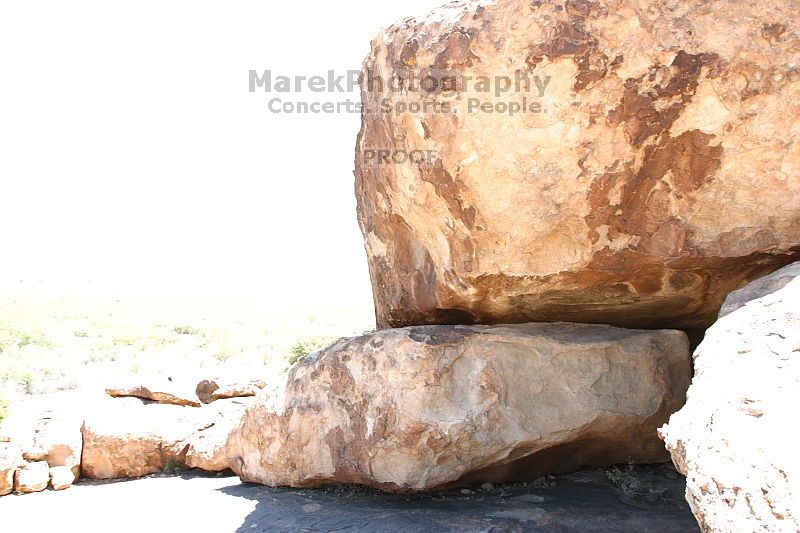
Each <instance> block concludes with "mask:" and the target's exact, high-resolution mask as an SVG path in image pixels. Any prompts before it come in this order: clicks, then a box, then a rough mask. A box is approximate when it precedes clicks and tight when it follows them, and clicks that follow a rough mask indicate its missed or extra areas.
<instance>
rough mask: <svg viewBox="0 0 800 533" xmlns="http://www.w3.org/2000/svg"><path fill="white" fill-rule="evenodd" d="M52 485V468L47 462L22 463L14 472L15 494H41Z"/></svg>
mask: <svg viewBox="0 0 800 533" xmlns="http://www.w3.org/2000/svg"><path fill="white" fill-rule="evenodd" d="M49 483H50V467H49V466H47V463H46V462H45V461H33V462H30V463H22V464H21V465H20V466H19V468H17V471H16V472H14V492H19V493H21V494H25V493H29V492H41V491H43V490H44V489H46V488H47V485H48V484H49Z"/></svg>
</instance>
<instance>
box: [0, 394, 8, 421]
mask: <svg viewBox="0 0 800 533" xmlns="http://www.w3.org/2000/svg"><path fill="white" fill-rule="evenodd" d="M7 416H8V402H7V401H5V400H4V399H2V398H0V422H2V421H3V419H4V418H5V417H7Z"/></svg>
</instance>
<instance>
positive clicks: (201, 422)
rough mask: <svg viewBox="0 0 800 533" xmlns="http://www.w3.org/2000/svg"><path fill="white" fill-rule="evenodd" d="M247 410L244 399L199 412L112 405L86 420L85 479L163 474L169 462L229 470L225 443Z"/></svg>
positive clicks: (125, 401)
mask: <svg viewBox="0 0 800 533" xmlns="http://www.w3.org/2000/svg"><path fill="white" fill-rule="evenodd" d="M244 407H245V405H244V404H243V403H242V400H220V401H218V402H214V404H212V405H210V406H205V407H202V408H199V409H198V408H193V407H185V406H178V405H165V404H149V405H148V404H145V403H143V402H142V401H141V400H138V399H134V398H120V399H115V400H111V401H108V402H106V404H105V405H103V406H101V407H100V408H98V409H97V410H96V411H95V412H93V413H90V414H89V415H88V416H87V417H86V421H85V422H84V425H83V430H82V431H83V461H82V473H83V476H85V477H88V478H97V479H109V478H130V477H140V476H145V475H147V474H152V473H154V472H158V471H161V470H164V469H165V467H166V466H167V465H168V462H174V463H175V464H176V465H184V466H188V467H197V468H202V469H204V470H209V471H221V470H225V469H227V468H228V464H227V458H226V456H225V452H224V445H225V443H226V441H227V438H228V432H229V431H230V428H231V427H233V426H235V425H237V423H238V421H239V417H241V415H242V412H243V411H244Z"/></svg>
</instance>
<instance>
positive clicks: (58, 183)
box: [0, 0, 439, 401]
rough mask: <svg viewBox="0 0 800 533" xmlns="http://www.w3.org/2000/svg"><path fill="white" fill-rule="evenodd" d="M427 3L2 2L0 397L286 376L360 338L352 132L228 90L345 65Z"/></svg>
mask: <svg viewBox="0 0 800 533" xmlns="http://www.w3.org/2000/svg"><path fill="white" fill-rule="evenodd" d="M438 3H439V0H410V1H405V2H402V3H399V2H387V3H382V2H368V1H349V2H348V1H339V2H329V1H322V0H319V1H310V2H304V3H302V4H301V3H291V2H290V3H287V2H271V1H266V0H265V1H260V2H255V1H237V2H208V1H197V0H192V1H164V0H159V1H155V0H143V1H139V2H135V3H125V2H109V1H107V0H105V1H85V0H76V1H70V2H64V1H61V0H58V1H55V0H53V1H47V2H41V1H36V0H27V1H24V2H3V3H1V4H0V50H2V52H1V53H0V95H1V96H2V97H0V396H2V395H3V389H4V386H5V389H7V390H6V393H5V394H6V396H8V395H10V394H12V393H13V394H16V393H19V392H20V391H21V392H22V393H35V392H40V391H47V390H60V389H64V388H67V389H69V388H76V387H78V386H80V385H81V384H82V382H83V381H88V382H92V383H94V382H97V383H98V384H99V385H101V384H102V382H103V381H104V380H107V379H108V376H110V375H112V374H125V373H130V374H138V373H145V372H152V373H164V372H167V371H170V372H171V371H172V370H167V369H169V368H176V367H177V368H178V369H179V371H180V372H186V371H187V369H190V368H191V369H194V370H198V369H199V370H201V371H203V372H205V370H203V369H202V368H201V367H203V365H215V364H216V365H223V366H225V367H226V368H233V367H234V366H235V363H240V364H242V365H252V364H262V363H263V364H266V365H268V366H269V365H273V366H274V365H277V366H278V367H280V368H285V365H286V364H288V363H291V362H292V361H293V360H296V357H298V356H299V355H302V354H303V353H306V352H308V351H309V350H310V349H314V348H318V347H319V346H322V345H324V344H325V343H327V342H330V340H331V339H333V338H335V337H337V336H344V335H351V334H356V333H359V332H361V331H363V330H364V329H369V328H370V327H372V326H374V320H373V312H372V299H371V291H370V283H369V276H368V272H367V267H366V257H365V253H364V247H363V241H362V237H361V234H360V231H359V229H358V224H357V220H356V206H355V197H354V192H353V179H354V178H353V174H352V172H353V160H354V147H355V139H356V134H357V132H358V128H359V119H360V117H359V116H358V115H357V114H346V113H342V114H319V115H315V114H308V115H303V114H289V115H277V114H273V113H270V112H269V111H268V109H267V102H268V100H269V96H268V95H267V94H265V93H263V92H256V93H250V92H249V90H248V79H249V76H248V74H249V71H250V70H251V69H253V70H257V71H259V72H262V71H263V70H264V69H270V70H272V71H273V73H274V75H288V76H293V75H304V76H314V75H325V74H326V73H327V71H328V70H334V71H336V72H337V73H339V74H345V73H346V72H347V71H348V70H358V69H360V67H361V62H362V60H363V58H364V57H365V56H366V55H367V53H368V52H369V43H370V41H371V39H372V38H373V37H374V36H376V35H377V34H378V32H379V31H380V29H381V28H382V27H385V26H387V25H389V24H391V23H392V22H395V21H397V20H399V19H402V18H405V17H407V16H412V15H424V14H425V13H427V12H428V11H429V10H430V9H433V8H434V7H436V5H437V4H438ZM281 96H283V97H285V98H287V99H292V100H306V101H313V100H319V101H332V102H336V101H341V100H345V99H347V98H350V99H355V100H357V99H358V98H359V95H358V92H357V91H355V92H353V93H352V94H348V93H331V94H329V93H312V92H308V91H306V92H303V93H300V94H283V95H281ZM12 389H13V390H12ZM9 390H11V392H8V391H9ZM14 391H17V392H14ZM0 401H2V398H1V397H0Z"/></svg>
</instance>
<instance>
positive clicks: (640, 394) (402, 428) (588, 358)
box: [228, 323, 690, 491]
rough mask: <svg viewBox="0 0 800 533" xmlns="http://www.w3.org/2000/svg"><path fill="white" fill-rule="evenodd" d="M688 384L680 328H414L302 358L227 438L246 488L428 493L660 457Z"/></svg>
mask: <svg viewBox="0 0 800 533" xmlns="http://www.w3.org/2000/svg"><path fill="white" fill-rule="evenodd" d="M689 380H690V357H689V348H688V341H687V339H686V336H685V334H684V333H683V332H679V331H674V330H663V331H631V330H623V329H618V328H614V327H611V326H599V325H582V324H563V323H556V324H522V325H511V326H496V327H491V326H418V327H410V328H403V329H389V330H383V331H379V332H376V333H371V334H367V335H364V336H362V337H357V338H352V339H343V340H340V341H338V342H337V343H335V344H334V345H332V346H331V347H329V348H327V349H325V350H323V351H321V352H318V353H317V354H315V355H313V356H309V357H307V358H306V359H304V360H302V361H301V362H300V363H298V364H297V365H296V366H295V367H294V368H293V369H292V370H291V371H290V373H289V376H288V378H287V381H286V385H285V390H284V391H283V396H280V395H276V396H270V397H264V398H259V399H258V400H257V403H255V404H254V405H253V406H252V407H251V408H249V409H248V411H247V412H246V414H245V416H244V418H243V419H242V423H241V426H240V427H239V428H238V429H237V430H235V431H234V432H233V433H232V434H231V438H230V441H229V442H228V453H229V456H230V458H231V466H232V468H233V470H234V472H236V473H237V474H239V475H240V476H241V478H242V479H243V480H246V481H255V482H259V483H265V484H268V485H273V486H277V485H290V486H295V487H302V486H315V485H321V484H325V483H361V484H365V485H369V486H372V487H377V488H380V489H384V490H396V491H410V490H424V489H431V488H437V487H443V486H446V485H452V484H454V483H467V482H473V481H489V482H494V481H502V480H511V479H527V478H535V477H537V476H539V475H542V474H546V473H555V472H565V471H570V470H573V469H577V468H579V467H580V466H582V465H598V464H610V463H627V462H637V463H638V462H644V463H647V462H655V461H663V460H665V459H666V458H667V457H668V456H667V454H666V451H665V450H664V446H663V444H662V443H661V442H660V441H659V439H658V436H657V434H656V428H657V427H658V426H659V425H660V424H662V423H663V422H664V421H665V420H666V419H667V417H668V416H669V415H670V414H671V413H672V412H673V411H675V410H677V409H678V408H679V407H680V406H681V405H683V401H684V394H685V390H686V388H687V387H688V384H689Z"/></svg>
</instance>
